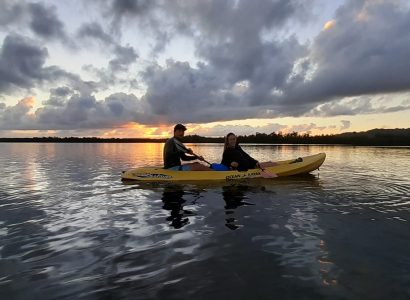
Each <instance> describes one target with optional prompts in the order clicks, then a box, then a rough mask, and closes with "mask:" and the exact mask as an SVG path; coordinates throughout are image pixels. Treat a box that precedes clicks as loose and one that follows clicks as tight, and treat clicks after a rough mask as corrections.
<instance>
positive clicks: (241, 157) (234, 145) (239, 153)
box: [221, 132, 277, 171]
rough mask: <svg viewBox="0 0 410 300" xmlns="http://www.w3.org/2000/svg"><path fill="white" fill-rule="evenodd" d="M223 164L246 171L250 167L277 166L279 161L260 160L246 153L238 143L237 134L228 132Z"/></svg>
mask: <svg viewBox="0 0 410 300" xmlns="http://www.w3.org/2000/svg"><path fill="white" fill-rule="evenodd" d="M221 164H223V165H225V166H227V167H229V168H231V169H232V170H238V171H246V170H249V169H257V168H261V169H265V168H267V167H272V166H276V165H277V163H274V162H271V161H268V162H261V163H260V162H258V161H257V160H256V159H254V158H253V157H251V156H250V155H249V154H248V153H246V152H245V151H244V150H243V149H242V147H241V146H239V144H238V140H237V137H236V135H235V134H233V133H232V132H231V133H228V135H227V136H226V137H225V146H224V152H223V155H222V162H221Z"/></svg>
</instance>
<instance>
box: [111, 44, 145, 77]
mask: <svg viewBox="0 0 410 300" xmlns="http://www.w3.org/2000/svg"><path fill="white" fill-rule="evenodd" d="M114 53H115V56H116V57H115V58H114V59H112V60H110V62H109V66H110V69H111V70H112V71H113V72H117V71H127V70H128V68H129V66H130V65H131V64H132V63H134V62H135V61H136V59H137V57H138V55H137V53H136V52H135V50H134V48H133V47H129V46H126V47H123V46H116V47H115V50H114Z"/></svg>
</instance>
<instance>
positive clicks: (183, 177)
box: [121, 153, 326, 181]
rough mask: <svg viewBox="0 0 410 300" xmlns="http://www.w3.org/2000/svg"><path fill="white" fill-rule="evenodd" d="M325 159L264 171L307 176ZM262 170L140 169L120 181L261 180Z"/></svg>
mask: <svg viewBox="0 0 410 300" xmlns="http://www.w3.org/2000/svg"><path fill="white" fill-rule="evenodd" d="M325 159H326V154H325V153H319V154H315V155H310V156H305V157H302V158H301V159H300V158H299V159H291V160H284V161H278V162H276V163H277V165H276V166H273V167H269V168H266V169H265V170H266V171H268V172H271V173H275V174H276V175H278V177H284V176H292V175H301V174H307V173H309V172H312V171H314V170H316V169H318V168H319V167H320V166H321V165H322V164H323V162H324V161H325ZM261 172H262V170H260V169H249V170H247V171H236V170H233V171H174V170H167V169H164V168H162V167H142V168H136V169H130V170H127V171H123V172H122V174H121V179H122V180H133V181H195V180H200V181H203V180H238V179H245V178H261V177H262V174H261Z"/></svg>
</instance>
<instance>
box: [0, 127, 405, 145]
mask: <svg viewBox="0 0 410 300" xmlns="http://www.w3.org/2000/svg"><path fill="white" fill-rule="evenodd" d="M166 140H167V139H166V138H157V139H153V138H99V137H34V138H0V142H29V143H32V142H34V143H163V142H165V141H166ZM238 140H239V142H240V143H243V144H342V145H357V146H410V128H407V129H372V130H369V131H365V132H349V133H342V134H323V135H310V134H308V133H303V134H300V133H298V132H290V133H282V132H277V133H276V132H272V133H270V134H266V133H259V132H257V133H255V134H251V135H243V136H241V135H240V136H238ZM184 142H185V143H223V142H224V138H223V137H204V136H199V135H187V136H185V137H184Z"/></svg>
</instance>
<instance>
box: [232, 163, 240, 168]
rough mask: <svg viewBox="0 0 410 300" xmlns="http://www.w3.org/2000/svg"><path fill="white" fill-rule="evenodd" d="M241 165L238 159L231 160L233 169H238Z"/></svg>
mask: <svg viewBox="0 0 410 300" xmlns="http://www.w3.org/2000/svg"><path fill="white" fill-rule="evenodd" d="M238 166H239V164H238V163H237V162H236V161H233V162H231V167H232V168H233V169H236V168H237V167H238Z"/></svg>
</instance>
